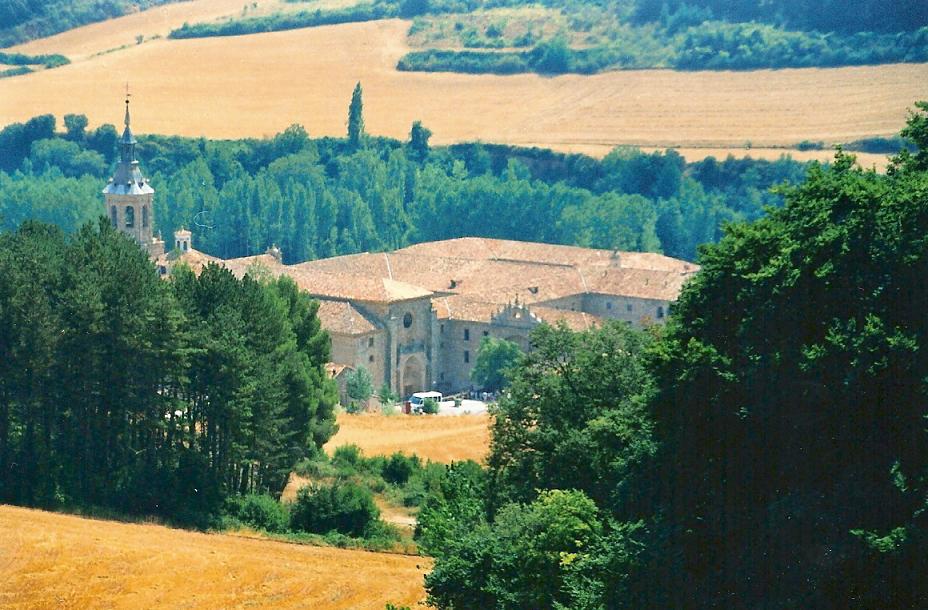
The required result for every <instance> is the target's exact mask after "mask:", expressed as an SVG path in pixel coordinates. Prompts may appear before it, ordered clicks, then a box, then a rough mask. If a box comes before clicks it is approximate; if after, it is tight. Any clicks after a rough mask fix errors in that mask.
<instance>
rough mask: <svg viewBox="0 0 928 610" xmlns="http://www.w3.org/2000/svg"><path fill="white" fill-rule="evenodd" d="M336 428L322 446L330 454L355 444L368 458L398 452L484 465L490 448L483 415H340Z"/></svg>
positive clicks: (486, 416)
mask: <svg viewBox="0 0 928 610" xmlns="http://www.w3.org/2000/svg"><path fill="white" fill-rule="evenodd" d="M338 426H339V430H338V434H336V435H335V436H334V437H332V439H331V440H330V441H329V442H328V443H326V445H325V447H324V448H325V450H326V452H327V453H329V454H330V455H331V453H332V452H333V451H334V450H335V448H336V447H340V446H342V445H357V446H358V447H360V448H361V451H362V452H363V453H364V455H367V456H373V455H391V454H393V453H395V452H397V451H399V452H401V453H405V454H406V455H412V454H416V455H418V456H419V457H420V458H422V459H424V460H432V461H433V462H444V463H449V462H451V461H459V460H474V461H476V462H483V460H484V458H485V457H486V456H487V452H488V450H489V447H490V427H489V426H490V417H489V416H488V415H486V414H482V415H460V416H455V417H438V416H427V415H422V416H412V415H391V416H384V415H379V414H363V415H348V414H346V413H340V414H339V415H338Z"/></svg>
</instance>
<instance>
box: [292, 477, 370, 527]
mask: <svg viewBox="0 0 928 610" xmlns="http://www.w3.org/2000/svg"><path fill="white" fill-rule="evenodd" d="M379 518H380V510H379V509H378V508H377V505H376V504H374V496H373V494H371V492H370V491H369V490H367V489H365V488H364V487H361V486H360V485H357V484H355V483H351V482H348V481H336V482H334V483H331V484H324V485H310V486H309V487H304V488H303V489H301V490H300V491H299V494H297V499H296V503H294V505H293V509H292V513H291V517H290V526H291V527H292V528H293V529H294V530H301V531H305V532H312V533H316V534H325V533H328V532H332V531H336V532H339V533H341V534H346V535H349V536H357V537H362V536H365V535H366V534H367V533H369V532H370V530H371V528H373V527H374V526H375V524H376V523H378V521H379Z"/></svg>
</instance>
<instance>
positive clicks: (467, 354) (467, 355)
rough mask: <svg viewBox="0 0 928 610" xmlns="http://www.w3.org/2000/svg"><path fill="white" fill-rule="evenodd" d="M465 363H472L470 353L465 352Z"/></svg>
mask: <svg viewBox="0 0 928 610" xmlns="http://www.w3.org/2000/svg"><path fill="white" fill-rule="evenodd" d="M464 362H470V352H469V351H467V350H464Z"/></svg>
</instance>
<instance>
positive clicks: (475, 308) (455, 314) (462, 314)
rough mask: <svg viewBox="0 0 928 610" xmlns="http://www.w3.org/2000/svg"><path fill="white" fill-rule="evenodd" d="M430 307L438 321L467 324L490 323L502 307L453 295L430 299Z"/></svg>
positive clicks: (464, 296)
mask: <svg viewBox="0 0 928 610" xmlns="http://www.w3.org/2000/svg"><path fill="white" fill-rule="evenodd" d="M432 307H433V308H434V309H435V314H436V316H437V317H438V319H439V320H462V321H467V322H487V323H489V322H490V318H491V317H492V316H493V315H494V314H495V313H497V312H498V311H499V310H500V309H501V308H502V305H500V304H499V303H491V302H489V301H483V300H478V299H474V298H472V297H470V296H467V295H463V294H455V295H451V296H445V297H436V298H433V299H432Z"/></svg>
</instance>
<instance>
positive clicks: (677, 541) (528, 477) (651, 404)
mask: <svg viewBox="0 0 928 610" xmlns="http://www.w3.org/2000/svg"><path fill="white" fill-rule="evenodd" d="M918 108H919V110H920V112H918V113H916V114H913V115H912V116H911V117H910V120H909V123H908V126H907V127H906V129H904V130H903V132H902V133H903V135H904V136H905V137H907V138H909V139H911V140H912V141H913V142H914V143H915V144H917V145H918V146H919V147H920V148H919V152H916V153H910V152H908V151H903V152H902V153H900V154H899V155H898V156H897V157H896V159H895V160H894V163H893V164H892V166H891V167H890V170H889V172H888V174H887V175H879V174H877V173H875V172H872V171H864V170H861V169H860V168H859V167H855V165H854V163H853V160H852V159H851V158H849V157H847V156H844V155H841V154H839V155H838V157H837V160H836V163H835V164H834V165H833V166H832V167H829V168H821V167H816V168H814V169H813V170H812V171H811V172H810V174H809V176H808V179H807V181H806V182H805V183H803V184H801V185H799V186H795V187H792V188H790V189H788V190H787V193H786V204H785V206H783V207H782V208H780V209H777V210H773V211H771V212H770V213H769V214H768V215H767V216H765V217H763V218H761V219H759V220H757V221H755V222H753V223H738V224H733V225H730V226H729V227H727V228H726V230H725V235H724V237H723V238H722V240H721V241H720V242H719V243H717V244H714V245H710V246H706V247H705V248H703V249H702V251H701V256H700V263H701V264H702V269H701V271H700V273H699V274H697V275H696V276H694V279H693V280H692V281H691V282H690V283H688V284H687V285H686V286H685V287H684V289H683V293H682V295H681V297H680V298H679V300H678V302H677V303H676V304H675V306H674V311H673V314H672V316H671V318H670V321H669V323H668V325H667V326H666V327H665V328H663V329H655V328H652V329H650V330H649V331H648V332H647V333H641V332H636V331H633V330H631V329H628V328H625V327H623V326H621V325H616V326H613V325H611V324H607V325H605V326H604V327H603V328H601V329H597V330H593V331H588V332H583V333H572V332H571V331H569V330H567V329H566V328H563V327H562V328H555V329H551V328H547V327H544V326H542V327H540V328H539V329H537V330H536V331H535V334H534V335H533V337H532V341H533V348H534V349H533V351H532V352H531V353H529V354H528V355H527V356H526V357H525V358H524V359H523V360H522V362H521V363H520V364H519V365H518V366H517V367H516V368H515V370H514V371H513V373H512V375H511V380H512V385H511V388H510V391H509V392H508V393H507V394H506V395H505V396H504V397H503V399H502V400H501V402H500V404H499V407H498V409H497V410H496V417H495V421H494V424H493V438H492V443H491V452H490V456H489V458H488V467H487V469H486V470H480V469H475V468H472V467H471V468H467V467H462V466H458V465H453V466H452V467H450V468H449V469H448V472H447V476H446V477H445V478H444V479H443V480H442V481H441V484H440V486H439V488H438V489H436V490H434V491H433V492H432V493H431V494H430V495H429V496H428V498H427V499H426V501H425V503H424V504H423V506H422V510H421V512H420V520H419V527H418V530H417V535H418V536H419V540H420V543H421V544H422V545H423V547H424V548H425V549H426V550H427V551H429V552H431V553H433V554H434V555H435V556H436V559H437V561H436V564H435V569H434V570H433V572H432V573H431V574H429V575H428V576H427V577H426V588H427V590H428V592H429V595H430V601H431V603H432V604H433V605H435V606H437V607H440V608H471V607H494V608H520V609H522V608H524V609H528V608H574V609H603V608H729V607H739V608H740V607H748V608H761V607H762V608H796V607H801V608H860V609H870V608H923V607H925V606H926V604H928V587H926V584H925V580H924V578H923V575H924V573H925V571H926V569H928V522H926V519H925V516H926V514H928V432H926V428H925V424H924V422H925V418H926V416H928V407H926V404H928V382H926V379H928V360H926V358H925V357H924V355H925V354H924V351H925V346H926V344H928V326H926V319H925V316H924V315H922V314H921V313H920V309H921V307H922V303H923V302H924V300H925V298H926V297H925V295H924V294H923V293H924V291H925V288H924V282H923V281H921V278H923V277H924V275H925V273H926V272H928V245H926V241H925V239H924V235H925V233H926V231H928V153H926V152H925V150H926V146H928V114H926V113H928V103H920V104H918Z"/></svg>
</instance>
